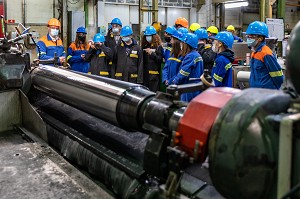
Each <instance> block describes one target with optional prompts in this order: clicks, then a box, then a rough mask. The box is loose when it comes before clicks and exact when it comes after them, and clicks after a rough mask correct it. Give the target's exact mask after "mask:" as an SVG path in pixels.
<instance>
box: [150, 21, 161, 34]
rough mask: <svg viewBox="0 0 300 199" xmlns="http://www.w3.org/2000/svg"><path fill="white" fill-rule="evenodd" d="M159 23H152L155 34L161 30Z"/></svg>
mask: <svg viewBox="0 0 300 199" xmlns="http://www.w3.org/2000/svg"><path fill="white" fill-rule="evenodd" d="M161 25H162V24H161V22H156V21H155V22H153V23H152V26H153V27H154V28H155V30H156V32H159V31H160V30H161Z"/></svg>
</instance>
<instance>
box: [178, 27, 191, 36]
mask: <svg viewBox="0 0 300 199" xmlns="http://www.w3.org/2000/svg"><path fill="white" fill-rule="evenodd" d="M177 31H178V32H181V33H182V34H185V33H188V32H189V31H188V29H187V28H183V27H181V28H178V30H177Z"/></svg>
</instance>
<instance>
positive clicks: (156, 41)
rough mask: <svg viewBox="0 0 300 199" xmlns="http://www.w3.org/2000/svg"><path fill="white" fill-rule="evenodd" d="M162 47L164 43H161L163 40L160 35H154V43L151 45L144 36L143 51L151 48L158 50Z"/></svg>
mask: <svg viewBox="0 0 300 199" xmlns="http://www.w3.org/2000/svg"><path fill="white" fill-rule="evenodd" d="M161 45H162V41H161V38H160V36H159V35H158V34H155V35H152V42H151V43H149V42H148V41H147V40H146V36H145V35H143V39H142V45H141V46H142V49H144V48H150V47H153V48H158V46H161Z"/></svg>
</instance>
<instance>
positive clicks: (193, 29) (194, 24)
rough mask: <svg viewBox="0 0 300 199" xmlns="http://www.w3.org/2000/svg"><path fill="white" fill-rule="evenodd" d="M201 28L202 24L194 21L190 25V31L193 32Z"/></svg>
mask: <svg viewBox="0 0 300 199" xmlns="http://www.w3.org/2000/svg"><path fill="white" fill-rule="evenodd" d="M199 28H201V26H200V24H198V23H192V24H191V25H190V29H189V31H190V32H191V33H194V32H195V31H196V30H198V29H199Z"/></svg>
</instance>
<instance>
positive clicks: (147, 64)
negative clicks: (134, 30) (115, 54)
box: [142, 26, 164, 92]
mask: <svg viewBox="0 0 300 199" xmlns="http://www.w3.org/2000/svg"><path fill="white" fill-rule="evenodd" d="M142 49H143V60H144V85H145V86H146V87H148V88H149V89H150V90H151V91H153V92H156V91H159V87H160V71H161V64H162V60H163V52H164V50H163V47H162V41H161V39H160V37H159V35H157V34H156V30H155V28H154V27H153V26H147V27H146V29H145V31H144V35H143V39H142Z"/></svg>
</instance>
